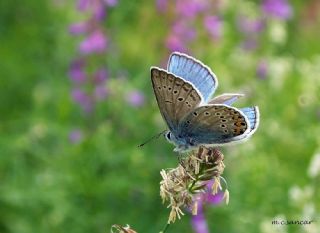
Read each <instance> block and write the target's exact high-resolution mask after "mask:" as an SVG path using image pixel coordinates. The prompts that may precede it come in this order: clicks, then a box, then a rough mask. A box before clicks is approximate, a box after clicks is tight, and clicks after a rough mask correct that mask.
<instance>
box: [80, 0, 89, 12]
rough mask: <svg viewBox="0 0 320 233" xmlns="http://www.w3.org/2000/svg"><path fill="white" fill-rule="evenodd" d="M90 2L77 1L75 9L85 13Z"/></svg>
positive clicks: (84, 0)
mask: <svg viewBox="0 0 320 233" xmlns="http://www.w3.org/2000/svg"><path fill="white" fill-rule="evenodd" d="M90 1H91V0H78V2H77V8H78V10H79V11H86V10H88V8H89V6H90Z"/></svg>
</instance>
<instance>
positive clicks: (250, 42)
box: [241, 37, 258, 50]
mask: <svg viewBox="0 0 320 233" xmlns="http://www.w3.org/2000/svg"><path fill="white" fill-rule="evenodd" d="M241 47H242V48H243V49H244V50H255V49H256V48H257V47H258V42H257V39H256V38H254V37H251V38H246V39H245V40H244V41H243V42H242V44H241Z"/></svg>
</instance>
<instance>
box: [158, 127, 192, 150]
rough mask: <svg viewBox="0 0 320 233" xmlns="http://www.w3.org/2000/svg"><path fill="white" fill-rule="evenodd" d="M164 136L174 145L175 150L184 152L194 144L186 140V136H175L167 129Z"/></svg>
mask: <svg viewBox="0 0 320 233" xmlns="http://www.w3.org/2000/svg"><path fill="white" fill-rule="evenodd" d="M164 137H165V138H166V139H167V140H168V141H169V142H170V143H172V144H173V145H175V146H176V148H175V149H174V151H175V152H186V151H189V150H192V149H193V148H194V147H195V145H194V143H193V142H192V141H191V140H188V138H186V137H181V136H177V137H176V136H175V135H174V134H173V133H172V132H170V131H167V132H166V133H164Z"/></svg>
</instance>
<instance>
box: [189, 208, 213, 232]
mask: <svg viewBox="0 0 320 233" xmlns="http://www.w3.org/2000/svg"><path fill="white" fill-rule="evenodd" d="M191 224H192V228H193V230H194V231H195V232H196V233H209V228H208V224H207V220H206V218H205V216H204V214H203V210H202V209H201V210H200V211H199V210H198V214H197V215H194V216H192V219H191Z"/></svg>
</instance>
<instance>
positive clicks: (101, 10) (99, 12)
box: [93, 2, 106, 21]
mask: <svg viewBox="0 0 320 233" xmlns="http://www.w3.org/2000/svg"><path fill="white" fill-rule="evenodd" d="M93 14H94V17H95V19H96V20H97V21H103V20H104V18H105V17H106V7H105V5H104V4H102V3H100V2H97V3H96V4H95V5H94V9H93Z"/></svg>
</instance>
